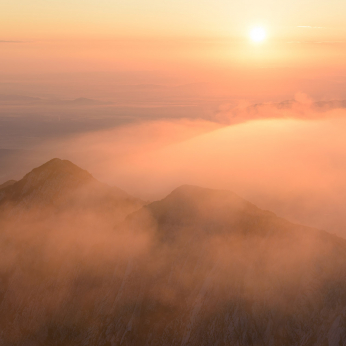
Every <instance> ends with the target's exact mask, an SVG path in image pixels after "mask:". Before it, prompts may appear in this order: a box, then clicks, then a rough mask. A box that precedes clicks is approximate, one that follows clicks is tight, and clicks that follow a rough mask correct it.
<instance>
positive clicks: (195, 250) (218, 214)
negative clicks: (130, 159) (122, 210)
mask: <svg viewBox="0 0 346 346" xmlns="http://www.w3.org/2000/svg"><path fill="white" fill-rule="evenodd" d="M85 186H92V189H91V191H92V192H90V193H85V194H84V193H83V191H84V187H85ZM95 191H96V192H95ZM99 191H102V193H100V192H99ZM112 191H113V190H111V192H110V190H109V187H107V186H105V185H103V184H101V183H99V182H97V181H96V180H95V179H94V178H93V177H92V176H91V175H90V174H89V173H88V172H86V171H84V170H81V169H80V168H78V167H77V166H75V165H73V164H72V163H71V162H69V161H63V160H58V159H54V160H52V161H50V162H48V163H46V164H45V165H43V166H41V167H39V168H37V169H35V170H33V171H32V172H30V173H29V174H27V175H26V176H25V177H24V178H23V179H22V180H21V181H18V182H16V183H14V184H12V185H10V186H8V187H6V188H4V189H1V190H0V195H1V194H2V197H0V198H2V199H1V201H0V205H1V206H4V205H6V206H7V207H10V206H12V208H14V209H16V208H21V209H22V208H25V209H27V210H31V209H32V208H33V206H37V207H38V208H42V207H43V206H44V205H46V204H49V205H50V207H51V208H53V209H55V210H60V209H61V208H63V206H65V207H66V205H68V206H69V208H70V206H71V205H72V206H75V205H76V204H78V205H79V207H78V208H81V206H82V210H90V208H94V207H95V206H98V205H105V204H103V203H104V202H103V201H104V196H105V195H106V196H114V195H113V193H114V192H112ZM100 196H101V197H102V198H101V197H100ZM115 196H117V198H118V199H120V200H122V201H123V200H124V199H125V200H126V199H127V198H130V200H132V199H131V197H128V196H127V195H126V194H124V193H123V192H119V191H118V192H117V193H115ZM109 198H110V197H109ZM112 198H114V197H112ZM92 199H94V200H95V203H93V202H91V201H92ZM106 199H107V198H106ZM83 201H84V202H85V204H84V203H83ZM77 202H78V203H77ZM79 203H81V204H79ZM138 203H140V202H138ZM106 205H109V204H106ZM111 205H113V204H112V203H111ZM137 205H138V204H137ZM84 206H87V208H84ZM113 208H114V210H115V209H116V208H115V204H114V207H113ZM100 209H102V208H100ZM44 210H45V209H42V211H43V212H44ZM73 210H75V209H73ZM73 215H75V217H76V219H71V218H68V219H66V217H65V214H63V218H60V219H59V218H54V224H49V225H48V224H47V223H44V222H43V221H42V220H41V219H40V220H39V221H38V222H37V221H35V223H33V224H32V225H30V224H22V225H21V226H20V227H19V228H18V225H17V224H16V226H15V227H12V226H11V225H8V224H5V227H3V228H1V223H0V229H2V231H1V232H0V248H1V250H2V251H1V256H2V257H1V259H2V262H0V327H1V328H0V329H1V333H0V344H1V345H4V346H9V345H16V346H20V345H23V346H24V345H45V346H50V345H100V346H104V345H107V346H108V345H125V346H130V345H131V346H134V345H135V346H137V345H152V346H161V345H179V346H181V345H190V346H194V345H196V346H197V345H198V346H209V345H232V346H233V345H235V346H248V345H256V346H257V345H261V346H267V345H273V346H276V345H283V346H288V345H301V346H303V345H304V346H307V345H321V346H322V345H323V346H324V345H328V346H339V345H345V344H346V241H345V240H343V239H341V238H338V237H336V236H334V235H331V234H328V233H327V232H324V231H320V230H315V229H312V228H308V227H304V226H300V225H295V224H293V223H290V222H289V221H286V220H284V219H282V218H279V217H277V216H276V215H275V214H273V213H271V212H269V211H264V210H261V209H259V208H257V207H256V206H255V205H253V204H251V203H250V202H247V201H245V200H244V199H242V198H240V197H239V196H237V195H235V194H233V193H231V192H228V191H219V190H211V189H205V188H201V187H196V186H188V185H185V186H181V187H179V188H177V189H176V190H174V191H173V192H172V193H171V194H170V195H168V196H167V197H166V198H164V199H163V200H161V201H157V202H153V203H151V204H149V205H145V206H143V207H142V208H140V209H138V210H136V211H134V212H133V213H131V214H129V215H128V216H127V217H126V219H125V220H124V221H123V222H122V223H118V224H117V225H116V227H114V228H113V230H112V232H109V231H107V232H104V231H103V229H102V227H101V225H102V217H103V216H102V213H99V214H95V215H98V221H99V223H95V224H92V227H93V228H92V229H91V232H90V230H89V231H88V232H84V229H83V227H85V225H86V224H85V223H82V222H78V217H79V214H78V213H77V214H73ZM66 220H67V221H66ZM76 220H77V221H76ZM0 221H1V220H0ZM70 223H72V226H73V227H69V224H70ZM47 229H49V232H47Z"/></svg>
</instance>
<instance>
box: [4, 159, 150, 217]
mask: <svg viewBox="0 0 346 346" xmlns="http://www.w3.org/2000/svg"><path fill="white" fill-rule="evenodd" d="M2 187H3V188H2V189H1V191H0V210H1V209H2V210H9V211H10V212H11V213H13V212H14V210H17V211H19V210H20V211H21V212H23V211H25V212H28V211H30V212H31V214H32V213H33V212H34V211H35V212H37V213H38V214H41V213H42V209H44V210H45V213H47V212H48V213H56V212H63V211H65V212H69V213H71V212H75V213H76V212H81V213H86V212H89V213H95V212H97V213H102V214H104V217H106V214H108V215H107V216H112V217H114V219H115V220H116V219H118V220H122V219H123V218H124V217H125V216H126V215H127V214H129V213H130V212H132V211H134V210H136V209H139V208H140V207H141V206H142V205H143V202H142V201H140V200H139V199H136V198H134V197H131V196H130V195H128V194H127V193H126V192H124V191H122V190H120V189H118V188H116V187H110V186H107V185H106V184H103V183H100V182H99V181H97V180H96V179H95V178H93V176H92V175H91V174H90V173H88V172H87V171H85V170H83V169H81V168H79V167H77V166H76V165H74V164H73V163H72V162H70V161H67V160H60V159H53V160H51V161H49V162H47V163H45V164H44V165H42V166H40V167H38V168H35V169H34V170H32V171H31V172H30V173H28V174H27V175H25V177H24V178H23V179H21V180H19V181H17V182H14V181H10V182H7V183H5V184H4V185H2Z"/></svg>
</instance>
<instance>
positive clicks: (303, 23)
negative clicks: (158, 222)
mask: <svg viewBox="0 0 346 346" xmlns="http://www.w3.org/2000/svg"><path fill="white" fill-rule="evenodd" d="M345 13H346V2H345V1H344V0H329V1H327V0H314V1H313V0H300V1H298V0H290V1H288V0H279V1H278V0H276V1H274V0H263V1H254V0H233V1H226V0H213V1H211V0H199V1H197V0H189V1H187V0H186V1H182V0H174V1H173V0H165V1H162V0H161V1H159V0H146V1H144V0H141V1H139V0H126V1H125V0H98V1H95V0H83V1H82V0H69V1H67V0H60V1H57V0H31V1H29V0H20V1H18V0H11V1H10V0H2V1H1V2H0V184H1V183H2V182H4V181H6V180H8V179H12V178H14V179H20V178H21V177H22V176H23V175H24V174H25V173H27V172H28V171H29V170H30V169H32V168H33V167H35V166H38V165H40V164H42V163H44V162H45V161H48V160H49V159H51V158H52V157H60V158H66V159H69V160H72V161H73V162H75V163H76V164H78V165H80V166H81V167H83V168H85V169H87V170H89V171H90V172H91V173H93V174H95V175H96V176H97V177H98V178H99V179H100V180H102V181H105V182H107V183H109V184H111V185H117V186H120V187H121V188H124V189H125V190H127V191H129V192H131V193H133V194H134V195H136V194H137V195H138V196H140V197H142V198H144V199H147V200H153V199H157V198H161V197H163V196H164V194H165V193H168V192H169V191H170V189H173V188H174V187H176V185H179V184H183V183H191V184H193V183H196V184H199V185H203V186H207V187H216V188H225V189H230V190H234V191H236V192H237V193H239V194H240V195H243V196H244V197H246V198H248V199H249V200H252V201H254V202H256V203H257V204H258V205H259V206H261V207H263V208H268V209H270V210H274V211H275V212H277V213H278V214H279V215H282V216H284V217H287V218H289V219H292V220H296V221H297V222H303V223H305V224H309V225H314V226H316V227H321V228H325V229H330V230H333V231H335V232H338V233H340V234H346V233H345V232H344V231H342V229H346V218H342V217H340V215H341V214H342V212H341V209H340V206H341V205H344V204H345V201H346V197H345V196H346V194H344V193H342V194H341V195H340V193H339V192H340V191H344V190H345V191H346V188H345V187H344V183H343V181H342V178H340V177H343V176H344V174H346V173H345V165H344V164H343V162H344V161H345V159H344V154H343V152H345V150H346V149H345V148H346V143H345V141H344V140H343V133H344V131H345V130H346V125H345V124H346V123H345V122H344V121H343V120H342V119H343V118H345V117H346V113H345V108H346V103H345V102H344V103H343V102H342V100H346V63H345V62H346V22H345V20H344V17H345ZM256 27H257V28H258V27H259V28H262V29H263V30H264V31H265V33H266V38H265V39H264V40H263V41H261V42H254V41H253V40H251V38H250V33H251V32H252V30H253V29H254V28H256ZM292 119H293V120H294V122H293V123H292V122H290V121H291V120H292ZM339 119H341V120H339ZM272 120H275V122H274V123H273V122H272ZM252 122H255V125H252ZM273 124H274V125H275V126H274V125H273ZM282 129H285V130H284V131H283V132H284V134H282V138H281V137H280V136H281V135H279V136H278V135H277V133H281V132H280V131H282ZM339 129H340V131H341V132H340V131H339ZM286 130H287V131H286ZM240 134H242V135H240ZM298 134H299V136H300V137H299V136H298ZM266 136H267V137H268V138H269V142H270V144H268V142H267V141H266V140H265V137H266ZM224 137H226V138H228V137H229V138H230V140H225V141H223V140H221V141H220V139H221V138H224ZM232 138H233V139H234V138H238V139H237V140H235V139H234V140H233V139H232ZM297 138H305V139H306V140H305V142H304V140H303V139H301V146H302V147H303V148H309V150H308V151H307V152H305V154H304V155H303V156H301V154H302V153H301V150H302V149H301V148H300V147H299V146H297V144H296V139H297ZM191 141H192V142H191ZM181 143H183V144H181ZM172 148H173V149H172ZM199 148H203V149H199ZM186 152H187V153H189V154H186V155H185V153H186ZM259 152H261V153H260V154H259ZM207 153H209V156H208V155H206V154H207ZM200 155H202V158H199V157H200ZM204 155H206V157H204ZM166 158H168V161H169V159H171V161H172V162H168V161H167V159H166ZM173 158H174V160H173ZM215 160H216V161H215ZM234 167H236V169H235V168H234ZM199 172H206V174H205V175H203V174H202V175H201V174H200V173H199ZM249 172H250V173H251V172H255V173H254V174H256V177H255V178H254V177H253V176H252V175H251V174H252V173H251V174H250V173H249ZM198 177H199V178H198ZM283 180H285V182H284V183H283V182H282V181H283ZM320 182H326V184H327V185H324V184H322V183H320ZM288 190H290V191H288ZM284 201H286V202H284ZM340 201H341V202H340ZM328 208H329V209H328ZM332 209H333V210H334V212H333V213H334V216H333V217H331V218H328V217H322V216H321V215H324V214H323V211H325V210H329V211H330V210H332ZM301 210H305V211H306V215H303V213H302V212H301ZM330 213H332V212H331V211H330Z"/></svg>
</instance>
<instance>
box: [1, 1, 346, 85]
mask: <svg viewBox="0 0 346 346" xmlns="http://www.w3.org/2000/svg"><path fill="white" fill-rule="evenodd" d="M344 13H346V2H344V1H343V0H330V1H327V0H320V1H310V0H303V1H302V0H301V1H298V0H290V1H288V0H280V1H273V0H263V1H261V2H259V1H254V0H245V1H244V0H243V1H241V0H236V1H232V2H230V1H225V0H214V1H211V0H205V1H202V2H201V1H197V0H192V1H182V0H175V1H173V0H169V1H159V0H146V1H144V0H127V1H124V0H121V1H110V0H98V1H96V0H84V1H81V0H70V1H67V0H60V1H58V0H52V1H49V2H48V1H44V0H32V1H29V0H20V1H19V0H4V1H2V3H1V6H0V41H1V42H0V50H1V55H0V73H38V72H39V73H47V72H58V73H60V72H69V71H105V70H113V71H114V70H124V69H125V70H150V69H162V70H172V69H175V70H177V71H180V72H181V73H184V71H187V70H194V71H195V73H196V74H197V75H201V73H202V72H203V73H202V74H203V76H204V78H206V79H207V77H206V75H207V74H210V73H212V74H213V73H215V71H220V70H221V71H223V70H231V69H247V68H249V69H253V68H270V69H273V68H295V69H296V68H314V69H324V70H330V69H333V70H335V69H337V70H340V69H343V68H344V61H346V60H345V59H346V24H345V21H344ZM258 25H260V26H262V27H263V28H264V29H265V30H266V31H267V40H266V41H265V42H263V43H262V44H260V45H255V44H253V42H251V41H250V40H249V32H250V30H251V28H253V27H254V26H258ZM297 73H298V72H297ZM222 74H224V72H222V73H221V75H222Z"/></svg>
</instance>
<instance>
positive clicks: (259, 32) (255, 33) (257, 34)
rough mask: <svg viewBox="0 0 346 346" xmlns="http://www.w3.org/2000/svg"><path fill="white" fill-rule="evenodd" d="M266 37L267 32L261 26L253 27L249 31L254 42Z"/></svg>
mask: <svg viewBox="0 0 346 346" xmlns="http://www.w3.org/2000/svg"><path fill="white" fill-rule="evenodd" d="M266 37H267V33H266V31H265V30H264V29H263V28H261V27H256V28H253V29H252V30H251V32H250V38H251V40H252V41H254V42H262V41H263V40H264V39H265V38H266Z"/></svg>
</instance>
